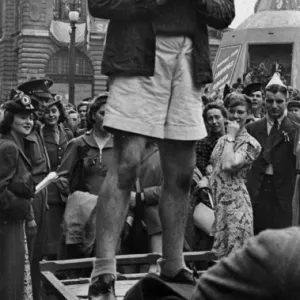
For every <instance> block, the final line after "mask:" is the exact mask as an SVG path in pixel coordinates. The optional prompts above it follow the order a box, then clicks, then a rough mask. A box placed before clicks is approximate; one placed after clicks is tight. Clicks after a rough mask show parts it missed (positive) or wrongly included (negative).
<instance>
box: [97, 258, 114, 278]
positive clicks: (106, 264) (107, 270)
mask: <svg viewBox="0 0 300 300" xmlns="http://www.w3.org/2000/svg"><path fill="white" fill-rule="evenodd" d="M116 269H117V267H116V259H115V258H96V260H95V261H94V268H93V272H92V275H91V277H92V278H95V277H98V276H100V275H104V274H111V275H113V276H115V278H116V273H117V271H116Z"/></svg>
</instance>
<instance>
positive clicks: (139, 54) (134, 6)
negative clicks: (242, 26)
mask: <svg viewBox="0 0 300 300" xmlns="http://www.w3.org/2000/svg"><path fill="white" fill-rule="evenodd" d="M172 1H174V0H170V3H171V2H172ZM180 1H188V0H179V2H180ZM188 3H189V4H188V6H189V8H190V9H189V10H187V11H191V13H189V15H187V16H185V20H189V19H194V20H195V22H196V26H195V29H194V30H193V34H192V36H191V38H192V40H193V54H192V57H193V64H192V66H193V78H194V83H195V84H196V85H201V84H205V83H210V82H212V70H211V64H210V57H209V42H208V33H207V25H208V26H211V27H214V28H216V29H224V28H226V27H228V26H229V24H230V23H231V22H232V20H233V18H234V16H235V9H234V1H233V0H210V1H208V0H189V2H188ZM167 5H169V4H168V3H167V4H166V6H167ZM88 7H89V11H90V13H91V15H92V16H93V17H96V18H103V19H109V20H110V24H109V26H108V32H107V36H106V45H105V50H104V55H103V60H102V72H103V74H105V75H114V74H120V75H135V76H153V75H154V68H155V41H156V33H155V27H154V24H153V22H154V21H155V18H156V17H158V16H159V13H160V10H161V6H158V5H157V4H156V0H144V1H136V0H126V1H125V0H119V1H117V3H116V1H109V0H89V1H88ZM162 19H163V18H162ZM172 21H174V20H170V22H169V23H172ZM183 21H184V20H183ZM178 24H180V22H178Z"/></svg>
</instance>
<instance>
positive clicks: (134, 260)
mask: <svg viewBox="0 0 300 300" xmlns="http://www.w3.org/2000/svg"><path fill="white" fill-rule="evenodd" d="M160 257H161V256H160V255H159V254H155V253H149V254H137V255H119V256H116V259H117V264H118V265H132V264H133V265H137V264H155V263H156V261H157V260H158V259H159V258H160ZM94 260H95V258H84V259H68V260H57V261H43V262H40V269H41V271H50V272H56V271H59V270H71V269H77V268H81V269H84V268H91V267H92V266H93V262H94Z"/></svg>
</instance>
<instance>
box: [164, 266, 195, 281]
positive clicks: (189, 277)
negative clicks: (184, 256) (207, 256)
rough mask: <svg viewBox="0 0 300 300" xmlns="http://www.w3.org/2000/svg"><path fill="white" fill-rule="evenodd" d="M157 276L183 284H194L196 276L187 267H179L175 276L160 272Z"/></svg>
mask: <svg viewBox="0 0 300 300" xmlns="http://www.w3.org/2000/svg"><path fill="white" fill-rule="evenodd" d="M159 277H160V278H161V279H162V280H164V281H167V282H174V283H184V284H195V283H196V278H197V277H196V276H195V274H193V273H192V272H191V271H189V270H187V269H181V270H180V271H179V272H178V273H177V274H176V275H175V276H173V277H169V276H165V275H163V274H160V275H159Z"/></svg>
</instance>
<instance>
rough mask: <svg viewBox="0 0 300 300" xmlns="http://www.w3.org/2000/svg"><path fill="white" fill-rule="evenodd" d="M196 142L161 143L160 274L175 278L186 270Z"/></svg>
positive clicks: (170, 141) (169, 141) (167, 141)
mask: <svg viewBox="0 0 300 300" xmlns="http://www.w3.org/2000/svg"><path fill="white" fill-rule="evenodd" d="M194 147H195V143H194V142H190V141H172V140H164V141H161V142H160V144H159V150H160V156H161V165H162V170H163V174H164V184H163V189H162V195H161V200H160V203H159V205H160V206H159V208H160V219H161V223H162V229H163V236H162V237H163V258H162V260H161V261H160V267H161V273H162V275H163V276H166V277H168V278H172V277H175V276H176V275H177V274H178V273H179V272H180V270H182V269H184V268H185V263H184V260H183V244H184V234H185V226H186V220H187V214H188V207H189V201H190V197H189V193H190V187H191V182H192V176H193V170H194V166H195V149H194Z"/></svg>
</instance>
